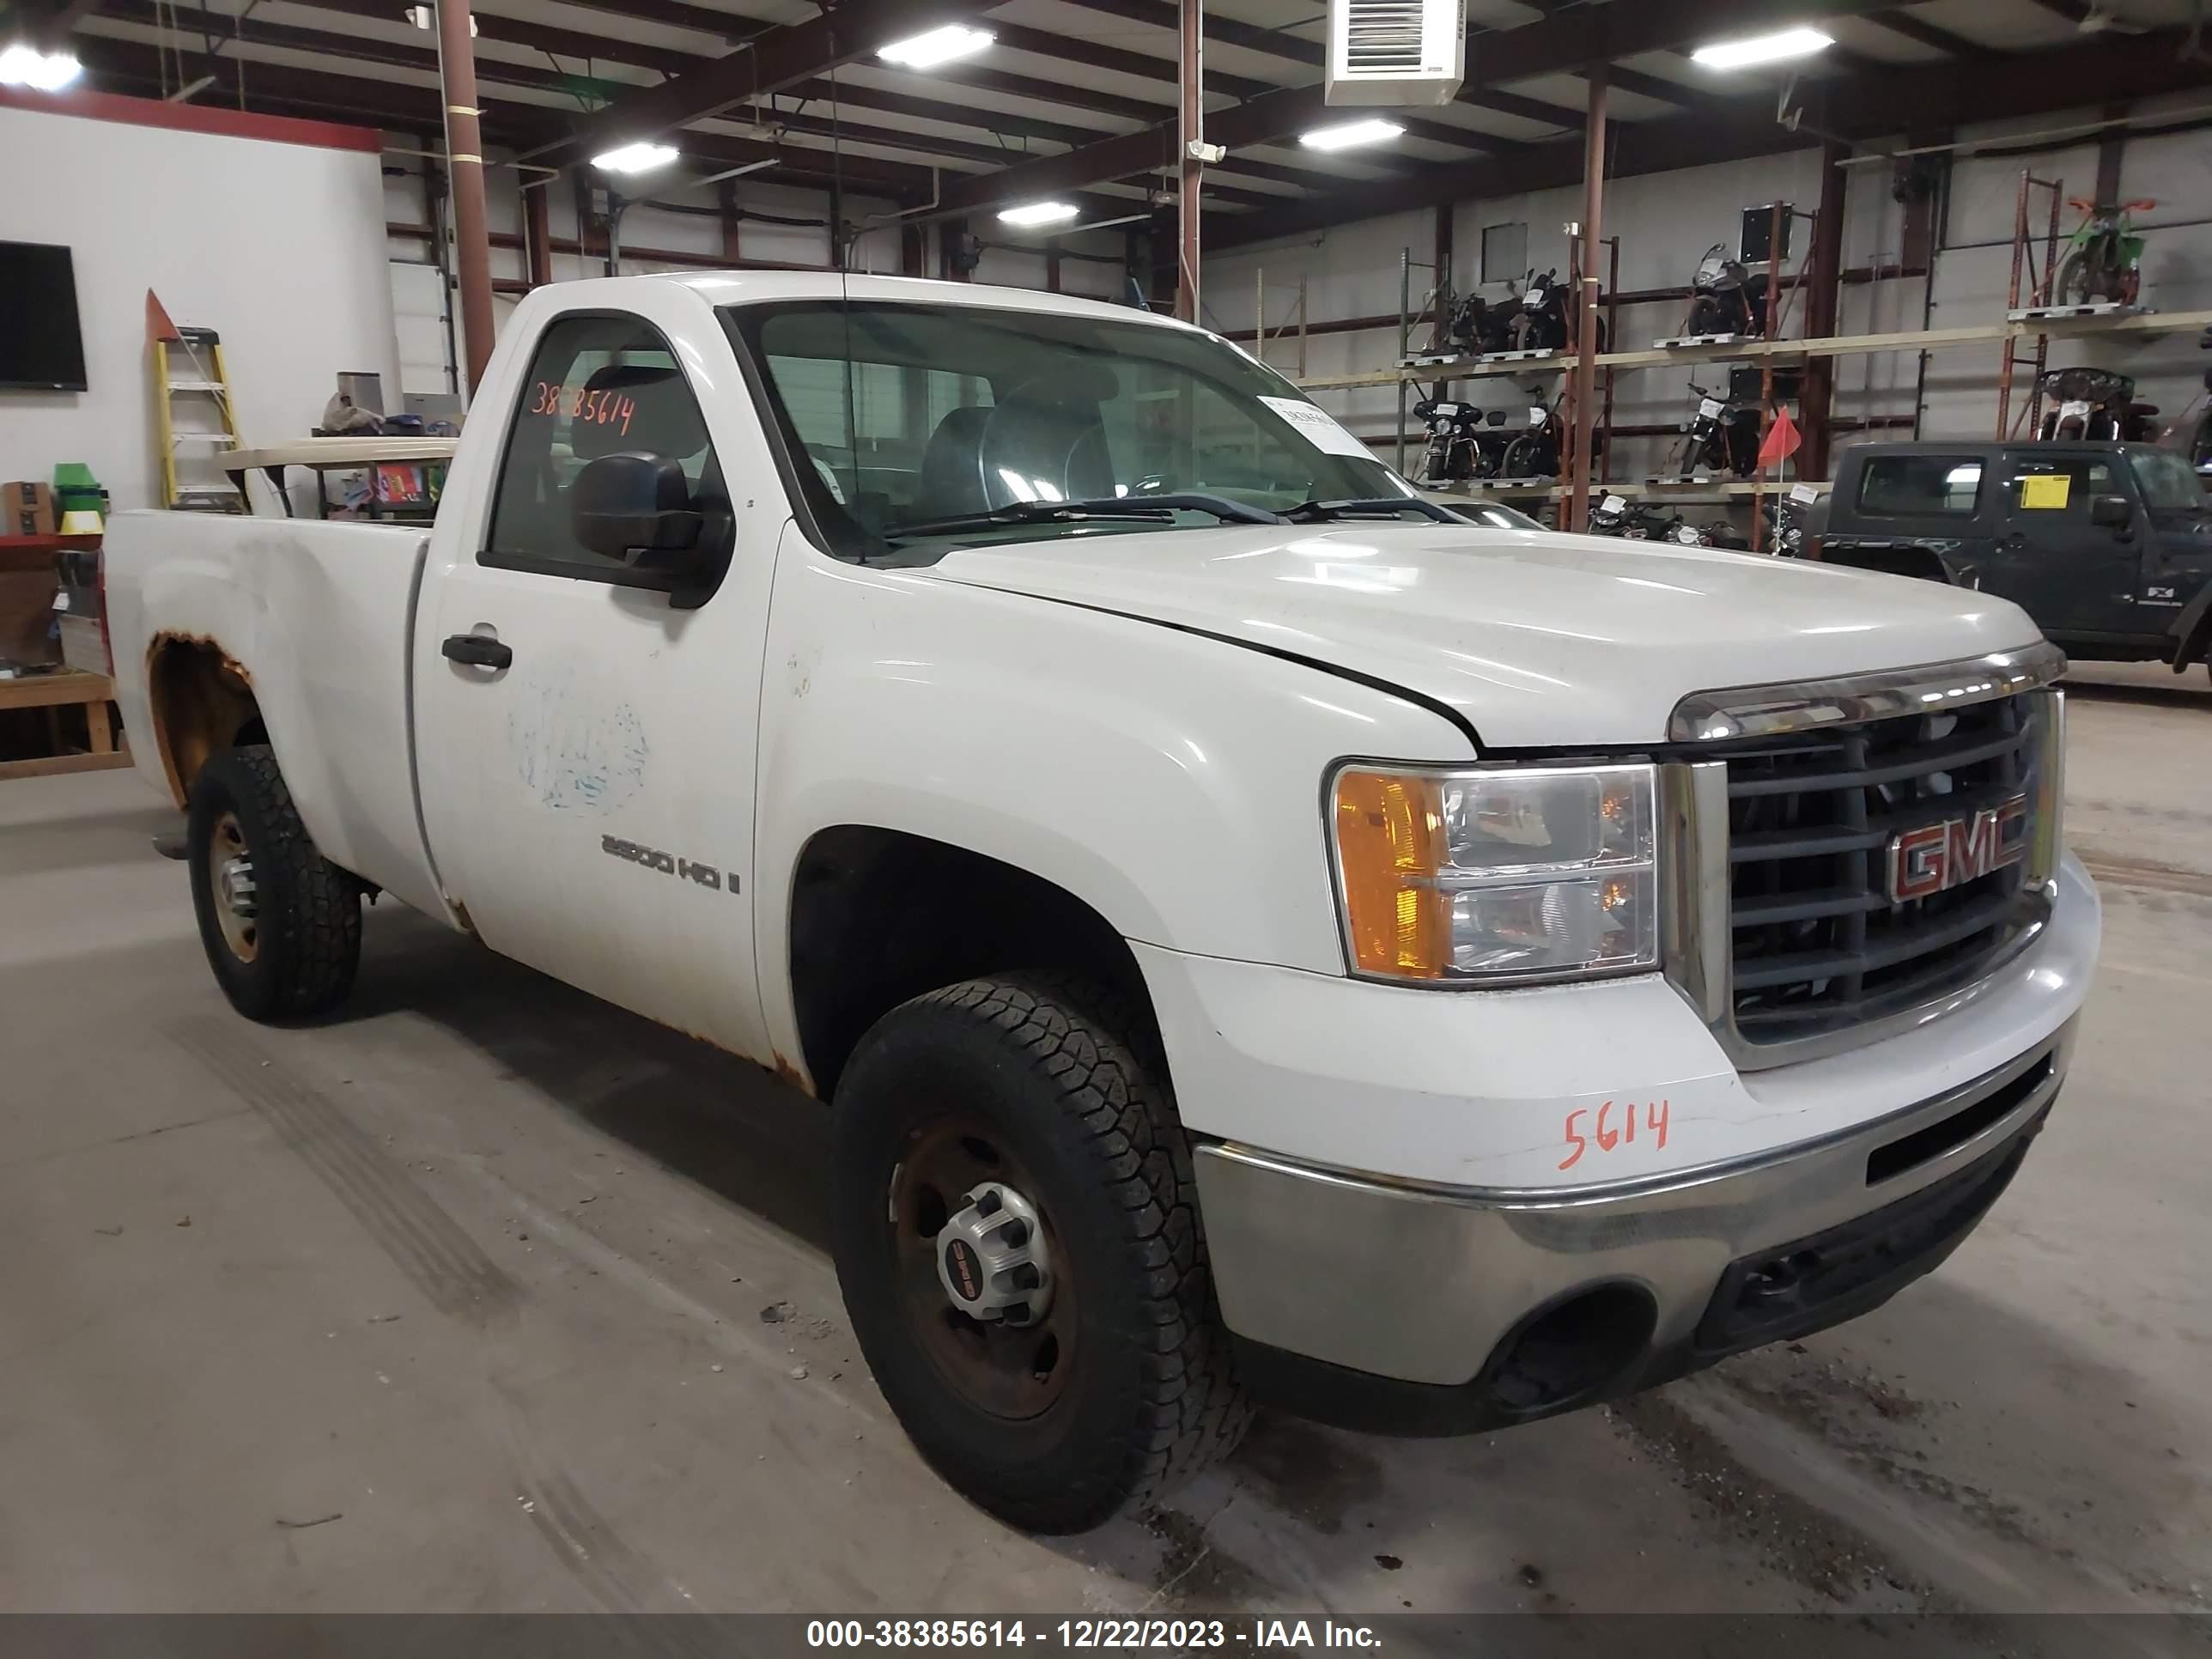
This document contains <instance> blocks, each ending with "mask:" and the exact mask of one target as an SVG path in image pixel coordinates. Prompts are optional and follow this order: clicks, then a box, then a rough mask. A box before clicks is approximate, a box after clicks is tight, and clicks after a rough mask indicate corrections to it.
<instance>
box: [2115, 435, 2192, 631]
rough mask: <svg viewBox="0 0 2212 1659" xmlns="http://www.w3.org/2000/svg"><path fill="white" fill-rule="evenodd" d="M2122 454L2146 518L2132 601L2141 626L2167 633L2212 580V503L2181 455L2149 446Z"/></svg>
mask: <svg viewBox="0 0 2212 1659" xmlns="http://www.w3.org/2000/svg"><path fill="white" fill-rule="evenodd" d="M2123 453H2124V455H2125V457H2126V459H2127V464H2128V471H2129V472H2130V474H2131V475H2132V476H2133V477H2134V478H2135V483H2136V493H2137V494H2138V495H2141V496H2142V507H2143V516H2144V517H2146V518H2147V519H2148V526H2147V531H2148V533H2147V536H2146V538H2145V541H2144V544H2143V561H2142V593H2141V595H2140V596H2139V597H2138V598H2137V599H2136V605H2138V607H2140V608H2141V610H2142V611H2143V612H2144V613H2145V614H2144V615H2143V616H2142V619H2141V620H2142V624H2143V625H2144V626H2146V627H2157V628H2162V629H2170V628H2171V627H2172V625H2173V623H2174V622H2175V621H2176V620H2177V619H2178V618H2179V617H2180V615H2181V612H2182V611H2183V610H2184V609H2185V607H2186V606H2187V605H2189V603H2190V602H2191V600H2192V599H2195V598H2196V597H2197V595H2198V594H2199V593H2201V592H2203V591H2204V588H2205V585H2206V584H2207V583H2208V582H2212V501H2208V500H2207V499H2206V498H2205V495H2204V491H2203V488H2202V487H2201V486H2200V485H2199V484H2198V483H2197V474H2196V472H2195V471H2193V470H2192V469H2191V466H2190V465H2189V462H2188V460H2187V459H2185V457H2184V456H2182V455H2180V454H2178V453H2174V452H2172V451H2171V450H2164V449H2151V448H2147V447H2130V448H2129V449H2127V450H2125V451H2124V452H2123Z"/></svg>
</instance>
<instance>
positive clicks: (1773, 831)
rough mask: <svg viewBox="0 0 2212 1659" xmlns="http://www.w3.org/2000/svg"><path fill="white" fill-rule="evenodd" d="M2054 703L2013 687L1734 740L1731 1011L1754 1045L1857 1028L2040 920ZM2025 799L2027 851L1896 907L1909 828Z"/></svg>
mask: <svg viewBox="0 0 2212 1659" xmlns="http://www.w3.org/2000/svg"><path fill="white" fill-rule="evenodd" d="M2047 702H2048V699H2047V698H2045V697H2043V696H2012V697H2003V698H1999V699H1996V700H1995V701H1991V702H1979V703H1972V704H1969V705H1967V706H1966V707H1963V708H1937V709H1934V710H1931V711H1930V712H1929V713H1926V714H1908V715H1905V716H1902V717H1900V718H1896V719H1891V720H1874V721H1869V722H1865V723H1863V724H1859V725H1854V726H1844V727H1840V728H1831V729H1827V730H1822V731H1815V732H1802V733H1796V734H1793V735H1790V736H1786V737H1778V738H1768V739H1764V740H1759V741H1757V742H1754V743H1752V744H1745V745H1736V744H1730V745H1729V746H1728V749H1727V750H1726V752H1725V754H1724V759H1725V761H1726V763H1727V767H1728V817H1729V987H1730V994H1731V1004H1730V1008H1729V1014H1730V1018H1732V1019H1733V1020H1734V1022H1735V1030H1736V1033H1737V1035H1738V1036H1739V1037H1740V1038H1741V1040H1743V1041H1744V1042H1751V1043H1771V1042H1787V1041H1789V1040H1790V1039H1791V1038H1793V1037H1799V1036H1805V1035H1808V1033H1812V1032H1816V1031H1822V1030H1832V1029H1833V1028H1835V1027H1837V1026H1838V1025H1843V1024H1855V1023H1857V1022H1858V1021H1859V1020H1861V1019H1863V1018H1865V1017H1866V1015H1867V1011H1868V1010H1869V1009H1874V1010H1877V1011H1879V1010H1881V1009H1886V1008H1889V1007H1893V1006H1899V1005H1900V1004H1910V1003H1913V1002H1917V1001H1919V1000H1923V999H1925V998H1927V997H1929V996H1932V995H1935V994H1938V993H1940V992H1942V991H1943V990H1945V989H1947V988H1948V987H1952V986H1954V985H1956V984H1959V983H1961V982H1964V981H1967V980H1971V979H1973V978H1975V977H1978V975H1980V974H1981V973H1982V972H1983V971H1984V970H1985V969H1986V967H1987V964H1988V963H1990V959H1991V958H1993V957H1996V955H1997V954H1998V953H1999V952H2001V951H2003V950H2004V949H2005V948H2006V947H2007V946H2008V945H2009V944H2011V943H2012V941H2013V940H2014V939H2015V938H2017V937H2018V936H2019V934H2020V933H2021V930H2022V929H2023V928H2025V927H2029V926H2032V925H2033V922H2034V921H2035V920H2037V919H2038V915H2039V905H2040V903H2041V900H2042V895H2041V892H2040V890H2039V886H2037V885H2036V884H2034V883H2033V882H2032V879H2031V868H2030V860H2029V857H2028V854H2029V852H2030V850H2031V849H2032V848H2033V844H2034V828H2035V826H2034V815H2035V811H2036V804H2037V799H2038V796H2039V790H2038V788H2037V782H2038V780H2037V776H2036V770H2037V766H2038V764H2039V755H2040V752H2041V750H2042V744H2041V724H2042V720H2043V718H2044V715H2043V710H2044V708H2045V705H2046V704H2047ZM2023 793H2024V794H2026V795H2027V799H2028V817H2027V821H2026V822H2025V823H2023V824H2021V827H2020V829H2019V831H2018V832H2017V833H2018V835H2019V837H2020V840H2019V842H2018V844H2017V850H2018V853H2019V857H2018V858H2017V860H2016V861H2015V862H2013V863H2011V864H2008V865H2005V866H2001V867H1999V868H1997V869H1995V870H1992V871H1990V872H1988V873H1987V874H1984V875H1981V876H1978V877H1975V878H1972V879H1969V880H1966V881H1964V882H1961V883H1960V884H1957V885H1955V886H1952V887H1948V888H1946V889H1944V890H1942V891H1940V892H1936V893H1934V894H1931V895H1929V896H1927V897H1925V898H1917V899H1909V900H1906V901H1904V902H1893V900H1892V899H1891V897H1890V893H1889V879H1890V872H1889V850H1890V848H1891V845H1892V843H1893V840H1894V839H1895V837H1897V836H1899V834H1901V833H1903V832H1905V831H1907V830H1911V829H1919V828H1921V827H1923V826H1924V825H1928V824H1930V823H1940V822H1942V821H1943V820H1946V819H1952V818H1957V819H1963V820H1966V821H1968V822H1971V821H1972V818H1973V817H1974V815H1975V814H1976V813H1977V812H1979V811H1984V810H1994V809H1996V807H1998V806H1999V805H2001V804H2002V803H2004V802H2006V801H2008V800H2009V799H2012V798H2014V797H2015V796H2019V795H2021V794H2023Z"/></svg>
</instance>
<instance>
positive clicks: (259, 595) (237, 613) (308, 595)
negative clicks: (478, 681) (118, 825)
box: [106, 511, 452, 921]
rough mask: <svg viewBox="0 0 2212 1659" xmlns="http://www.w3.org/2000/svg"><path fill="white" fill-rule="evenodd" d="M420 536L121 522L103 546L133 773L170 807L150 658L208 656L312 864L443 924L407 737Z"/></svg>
mask: <svg viewBox="0 0 2212 1659" xmlns="http://www.w3.org/2000/svg"><path fill="white" fill-rule="evenodd" d="M427 550H428V535H427V533H426V532H423V531H422V530H421V529H419V528H414V527H402V526H388V525H368V524H344V523H339V524H322V523H314V522H311V521H307V520H292V519H247V518H234V517H230V516H228V515H217V514H203V513H164V512H150V511H135V512H126V513H117V514H116V515H115V516H114V517H113V518H112V520H110V521H109V523H108V528H107V536H106V581H107V619H108V637H109V641H110V643H111V645H112V648H113V651H114V655H115V685H116V701H117V702H118V705H119V706H120V707H121V708H122V711H123V722H124V726H125V730H126V731H127V732H129V733H130V737H131V750H132V752H133V753H134V754H135V755H136V756H137V765H138V769H139V771H140V773H141V774H142V775H143V776H144V777H145V778H146V779H147V780H148V781H149V782H150V783H152V784H154V785H155V787H158V788H160V789H161V790H163V791H164V792H165V793H171V794H173V795H177V796H179V804H180V805H181V804H182V799H181V781H180V780H179V776H178V775H177V766H176V756H177V752H178V748H177V745H176V744H174V743H173V741H172V738H173V734H172V733H170V732H167V731H165V730H162V729H160V728H159V726H158V725H157V721H156V719H155V708H154V706H153V698H152V696H151V695H150V691H149V678H150V677H149V669H150V665H151V663H152V660H153V656H154V653H155V650H156V649H157V648H160V649H161V650H164V651H167V650H169V649H171V648H184V649H191V650H202V651H204V650H208V649H212V650H213V651H215V652H217V653H221V656H222V658H224V659H228V663H229V664H231V665H234V667H235V669H236V671H237V673H238V674H239V675H240V676H241V677H242V678H243V679H244V681H245V682H246V684H247V685H248V686H250V688H251V690H252V696H253V699H254V701H255V702H257V703H258V706H259V713H260V718H261V720H262V723H263V725H264V726H265V728H266V730H267V732H268V737H269V741H270V744H272V745H273V746H274V747H275V749H276V758H277V762H278V763H279V764H280V765H281V766H282V767H283V770H284V778H285V781H286V783H287V784H288V785H289V787H290V788H291V791H292V795H293V798H294V799H295V801H297V803H298V805H299V810H300V816H301V818H302V819H303V820H304V821H305V823H307V829H308V832H309V833H310V834H312V835H313V836H314V838H315V843H316V845H317V846H318V847H319V848H320V849H321V851H322V853H323V855H324V856H325V858H328V859H329V860H331V862H332V863H334V864H337V865H338V866H340V867H342V868H343V869H346V870H349V871H351V872H354V873H355V874H356V875H358V876H361V877H362V878H366V879H368V880H369V881H373V882H374V883H376V884H378V885H379V886H380V887H382V888H384V889H385V890H386V891H388V892H390V893H391V894H392V896H395V897H397V898H399V899H401V900H404V902H407V903H408V904H410V905H412V906H414V907H416V908H418V909H422V910H425V911H428V913H429V914H431V915H435V916H437V917H439V918H440V919H441V920H445V921H451V920H452V918H451V916H450V915H449V913H448V911H447V905H446V902H445V899H444V897H443V895H442V893H441V889H440V885H439V882H438V878H437V872H436V870H435V867H434V866H433V865H432V863H431V860H430V854H429V849H428V845H427V843H426V842H425V840H424V837H423V832H422V817H421V814H420V811H419V810H418V803H417V800H416V784H415V757H414V750H413V743H412V738H411V734H410V717H411V708H412V702H413V697H412V688H411V685H410V663H411V662H412V661H413V658H414V653H413V651H412V649H411V647H412V645H413V638H412V635H413V630H414V617H415V601H416V595H417V592H418V591H419V588H420V586H421V583H422V568H423V562H424V558H425V556H426V553H427Z"/></svg>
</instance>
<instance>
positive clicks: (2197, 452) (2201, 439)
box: [2189, 328, 2212, 491]
mask: <svg viewBox="0 0 2212 1659" xmlns="http://www.w3.org/2000/svg"><path fill="white" fill-rule="evenodd" d="M2197 346H2198V348H2199V349H2202V350H2205V351H2212V328H2207V329H2206V330H2205V331H2204V332H2203V334H2201V335H2199V336H2198V337H2197ZM2204 390H2205V391H2206V392H2208V393H2212V368H2208V369H2206V370H2205V371H2204ZM2189 464H2190V465H2191V466H2193V467H2195V468H2196V469H2197V477H2199V478H2201V479H2202V480H2203V483H2204V488H2205V489H2207V490H2208V491H2212V404H2207V405H2206V407H2205V410H2204V413H2203V416H2201V417H2199V419H2198V420H2197V437H2196V440H2195V441H2193V442H2192V443H2191V445H2190V446H2189Z"/></svg>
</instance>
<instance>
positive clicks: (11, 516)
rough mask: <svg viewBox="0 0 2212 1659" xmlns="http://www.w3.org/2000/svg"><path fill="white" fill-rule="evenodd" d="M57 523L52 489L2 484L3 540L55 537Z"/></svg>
mask: <svg viewBox="0 0 2212 1659" xmlns="http://www.w3.org/2000/svg"><path fill="white" fill-rule="evenodd" d="M55 523H56V520H55V518H54V492H53V488H52V485H50V484H42V483H27V482H26V483H7V484H0V536H51V535H52V534H53V533H54V525H55Z"/></svg>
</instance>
